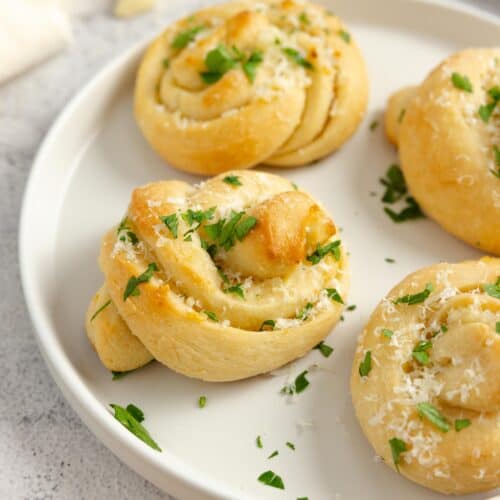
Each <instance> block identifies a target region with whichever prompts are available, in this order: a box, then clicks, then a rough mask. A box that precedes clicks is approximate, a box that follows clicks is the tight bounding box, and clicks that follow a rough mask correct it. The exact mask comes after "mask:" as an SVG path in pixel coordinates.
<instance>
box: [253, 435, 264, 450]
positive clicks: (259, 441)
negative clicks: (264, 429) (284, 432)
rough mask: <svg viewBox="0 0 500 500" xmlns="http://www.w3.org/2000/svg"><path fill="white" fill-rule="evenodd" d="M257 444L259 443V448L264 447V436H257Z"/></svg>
mask: <svg viewBox="0 0 500 500" xmlns="http://www.w3.org/2000/svg"><path fill="white" fill-rule="evenodd" d="M255 444H256V445H257V448H264V445H263V444H262V438H261V437H260V436H257V437H256V438H255Z"/></svg>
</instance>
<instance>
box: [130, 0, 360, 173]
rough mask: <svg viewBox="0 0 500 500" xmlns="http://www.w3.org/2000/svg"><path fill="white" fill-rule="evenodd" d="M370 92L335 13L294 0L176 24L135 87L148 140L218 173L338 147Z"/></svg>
mask: <svg viewBox="0 0 500 500" xmlns="http://www.w3.org/2000/svg"><path fill="white" fill-rule="evenodd" d="M367 97H368V83H367V74H366V69H365V65H364V61H363V58H362V56H361V53H360V51H359V48H358V47H357V45H356V43H355V42H354V40H353V39H352V37H351V35H350V33H349V32H348V31H347V29H346V28H345V27H344V25H343V23H342V22H341V21H340V20H339V18H338V17H336V16H334V15H333V14H331V13H330V12H328V11H327V10H326V9H324V8H323V7H320V6H318V5H315V4H312V3H308V2H295V1H293V0H263V1H262V2H258V3H257V2H253V1H251V0H243V1H236V2H231V3H227V4H223V5H218V6H215V7H210V8H207V9H204V10H201V11H199V12H196V13H194V14H192V15H191V16H189V17H186V18H184V19H181V20H180V21H177V22H176V23H174V24H173V25H171V26H170V27H169V28H167V30H166V31H165V32H164V33H163V34H162V35H160V36H159V37H158V38H157V39H156V40H154V41H153V43H152V44H151V45H150V47H149V48H148V49H147V51H146V53H145V55H144V58H143V60H142V62H141V65H140V68H139V73H138V75H137V81H136V87H135V116H136V120H137V123H138V124H139V127H140V129H141V130H142V132H143V134H144V137H145V138H146V139H147V141H148V142H149V143H150V144H151V146H152V147H153V148H154V149H155V150H156V151H157V152H158V154H159V155H160V156H162V157H163V158H164V159H165V160H166V161H168V162H169V163H170V164H172V165H174V166H175V167H177V168H180V169H181V170H186V171H188V172H194V173H199V174H207V175H212V174H217V173H220V172H224V171H226V170H229V169H230V168H247V167H251V166H253V165H256V164H258V163H260V162H265V163H268V164H271V165H277V166H283V167H291V166H296V165H304V164H307V163H310V162H312V161H314V160H317V159H319V158H321V157H323V156H325V155H327V154H329V153H331V152H332V151H334V150H336V149H337V148H339V147H340V146H341V145H342V144H343V143H344V142H345V141H346V140H347V139H348V138H349V137H350V136H351V134H353V133H354V131H355V130H356V128H357V126H358V124H359V122H360V121H361V119H362V117H363V114H364V111H365V108H366V105H367Z"/></svg>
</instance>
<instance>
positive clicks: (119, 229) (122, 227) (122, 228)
mask: <svg viewBox="0 0 500 500" xmlns="http://www.w3.org/2000/svg"><path fill="white" fill-rule="evenodd" d="M126 229H130V227H129V226H128V217H127V216H125V217H124V218H123V219H122V220H121V222H120V224H119V225H118V227H117V228H116V234H120V233H121V232H122V231H125V230H126Z"/></svg>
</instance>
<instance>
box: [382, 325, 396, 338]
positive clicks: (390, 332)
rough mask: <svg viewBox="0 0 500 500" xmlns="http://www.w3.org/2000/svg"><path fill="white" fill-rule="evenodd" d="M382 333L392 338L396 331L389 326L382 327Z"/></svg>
mask: <svg viewBox="0 0 500 500" xmlns="http://www.w3.org/2000/svg"><path fill="white" fill-rule="evenodd" d="M382 335H383V336H384V337H386V338H388V339H390V338H391V337H392V336H393V335H394V332H393V331H392V330H389V328H383V329H382Z"/></svg>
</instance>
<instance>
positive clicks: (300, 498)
mask: <svg viewBox="0 0 500 500" xmlns="http://www.w3.org/2000/svg"><path fill="white" fill-rule="evenodd" d="M297 500H309V497H297Z"/></svg>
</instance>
